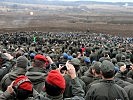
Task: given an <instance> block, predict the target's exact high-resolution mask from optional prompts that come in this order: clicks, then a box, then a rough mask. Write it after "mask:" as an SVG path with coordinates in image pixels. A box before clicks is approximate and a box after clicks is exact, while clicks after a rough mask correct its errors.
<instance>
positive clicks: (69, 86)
mask: <svg viewBox="0 0 133 100" xmlns="http://www.w3.org/2000/svg"><path fill="white" fill-rule="evenodd" d="M64 78H65V80H66V87H67V88H66V89H65V92H64V98H70V97H73V96H74V95H73V89H72V79H71V77H70V76H69V75H65V76H64ZM77 80H79V83H80V85H81V87H82V89H83V90H84V91H85V89H86V85H85V83H84V82H83V81H82V80H81V79H79V78H78V79H77Z"/></svg>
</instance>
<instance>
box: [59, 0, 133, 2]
mask: <svg viewBox="0 0 133 100" xmlns="http://www.w3.org/2000/svg"><path fill="white" fill-rule="evenodd" d="M60 1H61V0H60ZM62 1H101V2H133V0H62Z"/></svg>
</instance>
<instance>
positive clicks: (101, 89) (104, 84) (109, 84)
mask: <svg viewBox="0 0 133 100" xmlns="http://www.w3.org/2000/svg"><path fill="white" fill-rule="evenodd" d="M100 68H101V74H102V78H103V80H101V81H100V83H96V84H93V85H92V86H91V87H90V89H89V90H88V92H87V94H86V97H85V100H94V99H95V100H107V99H108V100H116V99H121V100H129V99H128V95H127V93H126V92H125V90H124V89H123V88H121V87H120V86H118V85H116V84H115V82H114V78H113V77H114V73H115V72H114V65H113V63H111V62H110V61H107V60H105V61H103V62H102V65H101V67H100Z"/></svg>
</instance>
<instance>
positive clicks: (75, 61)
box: [70, 58, 81, 72]
mask: <svg viewBox="0 0 133 100" xmlns="http://www.w3.org/2000/svg"><path fill="white" fill-rule="evenodd" d="M70 63H71V64H72V65H73V66H74V68H75V70H76V72H77V71H78V70H79V69H80V64H81V62H80V60H79V59H78V58H73V59H71V60H70Z"/></svg>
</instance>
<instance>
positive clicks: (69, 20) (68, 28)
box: [0, 5, 133, 37]
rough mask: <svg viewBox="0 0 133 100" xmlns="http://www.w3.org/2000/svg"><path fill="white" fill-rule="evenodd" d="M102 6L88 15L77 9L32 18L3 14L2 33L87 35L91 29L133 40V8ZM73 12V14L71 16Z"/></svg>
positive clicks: (36, 13) (46, 12)
mask: <svg viewBox="0 0 133 100" xmlns="http://www.w3.org/2000/svg"><path fill="white" fill-rule="evenodd" d="M100 7H101V6H96V5H95V6H92V7H91V6H89V7H88V9H90V10H87V11H88V12H85V11H84V12H82V11H81V13H80V12H79V9H77V8H73V9H72V10H71V9H70V8H62V7H61V8H60V7H58V11H57V12H55V10H56V9H55V8H53V9H54V10H53V9H52V8H51V9H52V10H51V9H50V10H49V11H35V12H34V15H32V16H31V15H29V12H30V10H29V11H25V12H18V11H17V12H15V11H13V12H4V13H3V12H2V13H1V14H0V33H3V32H14V31H44V32H75V31H83V32H85V31H87V30H90V32H97V33H108V34H112V35H119V36H131V37H133V8H132V7H131V8H128V9H125V8H122V7H116V9H114V8H113V9H111V8H110V9H109V8H108V7H110V6H108V5H106V6H104V7H103V8H100ZM111 7H114V6H111ZM46 8H47V7H46ZM94 8H95V9H94ZM69 9H70V12H71V13H69ZM81 10H83V9H81ZM75 11H77V12H75Z"/></svg>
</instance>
